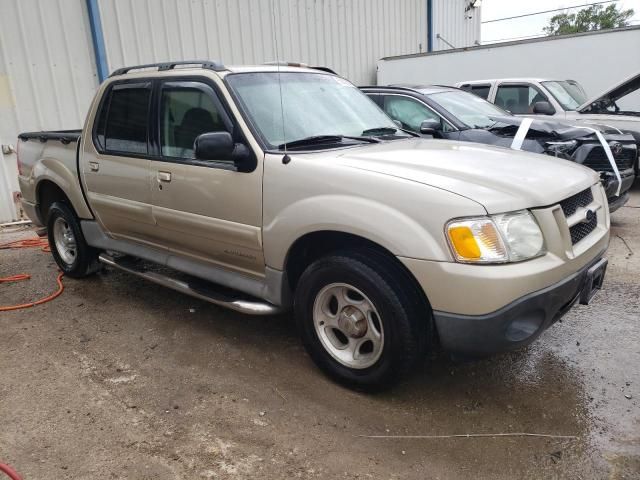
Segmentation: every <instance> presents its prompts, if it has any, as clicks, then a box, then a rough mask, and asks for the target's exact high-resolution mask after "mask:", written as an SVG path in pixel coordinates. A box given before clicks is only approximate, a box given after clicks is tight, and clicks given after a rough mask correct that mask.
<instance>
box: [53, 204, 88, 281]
mask: <svg viewBox="0 0 640 480" xmlns="http://www.w3.org/2000/svg"><path fill="white" fill-rule="evenodd" d="M47 235H48V237H49V246H50V247H51V253H52V255H53V258H54V259H55V261H56V263H57V264H58V267H60V270H62V271H63V272H64V273H65V275H68V276H70V277H75V278H81V277H86V276H87V275H90V274H92V273H94V272H95V271H96V270H98V268H99V263H98V250H96V249H95V248H92V247H90V246H89V245H87V242H86V241H85V239H84V235H83V234H82V230H81V228H80V222H79V221H78V219H77V218H76V216H75V214H74V213H73V211H72V210H71V209H70V208H69V207H68V206H67V205H66V204H64V203H62V202H55V203H53V204H52V205H51V207H50V208H49V212H48V214H47Z"/></svg>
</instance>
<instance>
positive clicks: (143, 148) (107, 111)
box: [96, 85, 151, 154]
mask: <svg viewBox="0 0 640 480" xmlns="http://www.w3.org/2000/svg"><path fill="white" fill-rule="evenodd" d="M150 100H151V88H150V87H148V86H145V87H129V86H125V85H123V86H120V85H116V86H114V87H113V89H112V90H111V92H110V93H109V98H108V99H107V101H105V102H104V104H103V106H102V111H101V112H100V115H99V117H98V125H97V132H96V133H97V137H96V140H97V142H98V144H99V145H100V147H102V148H104V149H105V150H107V151H111V152H120V153H136V154H147V153H148V142H147V137H148V130H149V125H148V118H149V103H150Z"/></svg>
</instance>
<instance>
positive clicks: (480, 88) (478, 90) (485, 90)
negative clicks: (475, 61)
mask: <svg viewBox="0 0 640 480" xmlns="http://www.w3.org/2000/svg"><path fill="white" fill-rule="evenodd" d="M490 89H491V85H471V93H474V94H476V95H477V96H479V97H480V98H484V99H485V100H486V99H487V98H489V90H490Z"/></svg>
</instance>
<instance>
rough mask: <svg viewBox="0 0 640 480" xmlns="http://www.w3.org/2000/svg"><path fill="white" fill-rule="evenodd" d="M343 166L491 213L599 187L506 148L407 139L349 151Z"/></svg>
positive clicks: (571, 169) (569, 166) (572, 167)
mask: <svg viewBox="0 0 640 480" xmlns="http://www.w3.org/2000/svg"><path fill="white" fill-rule="evenodd" d="M339 158H340V160H341V162H342V164H343V165H344V166H347V167H349V168H354V169H359V170H365V171H369V172H375V173H379V174H383V175H389V176H393V177H397V178H402V179H405V180H409V181H413V182H418V183H422V184H425V185H429V186H432V187H435V188H440V189H443V190H447V191H449V192H452V193H456V194H458V195H461V196H463V197H466V198H469V199H471V200H473V201H475V202H478V203H480V204H481V205H483V206H484V208H485V209H486V210H487V212H488V213H500V212H508V211H513V210H520V209H523V208H533V207H540V206H547V205H552V204H554V203H557V202H559V201H560V200H563V199H565V198H567V197H570V196H571V195H574V194H575V193H578V192H580V191H582V190H584V189H586V188H588V187H590V186H591V185H593V184H595V183H597V182H598V181H599V178H598V175H597V174H596V172H594V171H593V170H590V169H588V168H586V167H583V166H581V165H578V164H575V163H572V162H569V161H566V160H561V159H557V158H554V157H549V156H547V155H540V154H536V153H528V152H520V151H514V150H510V149H507V148H502V147H491V146H484V145H476V144H473V143H468V142H455V141H449V140H431V139H420V138H414V139H408V140H395V141H390V142H385V143H380V144H377V145H371V146H365V147H360V148H355V149H349V150H348V151H345V152H344V153H343V154H342V155H340V157H339Z"/></svg>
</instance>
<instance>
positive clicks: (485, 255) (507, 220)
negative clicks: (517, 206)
mask: <svg viewBox="0 0 640 480" xmlns="http://www.w3.org/2000/svg"><path fill="white" fill-rule="evenodd" d="M446 232H447V238H448V240H449V245H450V246H451V251H452V252H453V255H454V257H455V259H456V260H457V261H459V262H465V263H506V262H520V261H522V260H528V259H530V258H534V257H537V256H539V255H541V254H543V253H544V251H545V250H544V237H543V236H542V232H541V231H540V227H539V226H538V223H537V222H536V220H535V218H534V217H533V215H532V214H531V212H529V211H528V210H520V211H517V212H511V213H501V214H499V215H492V216H488V217H476V218H461V219H457V220H451V221H450V222H449V223H448V224H447V227H446Z"/></svg>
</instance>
